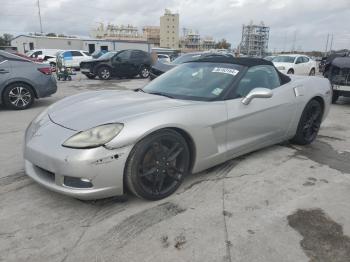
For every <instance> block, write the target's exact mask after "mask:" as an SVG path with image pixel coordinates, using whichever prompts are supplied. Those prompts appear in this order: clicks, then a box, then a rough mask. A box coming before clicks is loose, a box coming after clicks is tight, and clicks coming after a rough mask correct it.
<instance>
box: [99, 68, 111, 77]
mask: <svg viewBox="0 0 350 262" xmlns="http://www.w3.org/2000/svg"><path fill="white" fill-rule="evenodd" d="M97 75H98V77H99V78H100V79H101V80H109V79H111V77H112V70H111V69H110V68H109V67H107V66H102V67H100V68H99V69H98V71H97Z"/></svg>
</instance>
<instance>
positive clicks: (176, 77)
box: [143, 62, 242, 101]
mask: <svg viewBox="0 0 350 262" xmlns="http://www.w3.org/2000/svg"><path fill="white" fill-rule="evenodd" d="M240 71H242V66H239V65H234V64H222V63H207V62H193V63H191V62H190V63H184V64H182V65H179V66H177V67H175V68H173V69H172V70H170V71H168V72H167V73H165V74H163V75H162V76H160V77H158V78H156V79H155V80H153V81H152V82H150V83H149V84H148V85H147V86H145V87H144V88H143V91H145V92H146V93H151V94H152V93H153V94H156V95H163V96H167V97H171V98H176V99H186V100H200V101H211V100H215V99H217V98H218V97H219V96H220V95H222V94H223V93H225V91H226V90H227V89H228V88H229V87H230V86H231V85H232V83H233V81H234V80H235V79H236V77H237V74H238V73H239V72H240Z"/></svg>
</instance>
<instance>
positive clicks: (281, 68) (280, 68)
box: [277, 66, 286, 70]
mask: <svg viewBox="0 0 350 262" xmlns="http://www.w3.org/2000/svg"><path fill="white" fill-rule="evenodd" d="M277 69H278V70H286V68H285V67H284V66H278V67H277Z"/></svg>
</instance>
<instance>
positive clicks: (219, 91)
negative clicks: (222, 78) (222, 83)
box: [211, 88, 222, 96]
mask: <svg viewBox="0 0 350 262" xmlns="http://www.w3.org/2000/svg"><path fill="white" fill-rule="evenodd" d="M221 92H222V88H215V89H214V90H213V91H211V93H212V94H213V95H216V96H218V95H220V94H221Z"/></svg>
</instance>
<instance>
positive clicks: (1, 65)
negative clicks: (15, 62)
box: [0, 56, 11, 93]
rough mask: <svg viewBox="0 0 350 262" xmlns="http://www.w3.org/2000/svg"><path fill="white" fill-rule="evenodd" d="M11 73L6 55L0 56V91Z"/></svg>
mask: <svg viewBox="0 0 350 262" xmlns="http://www.w3.org/2000/svg"><path fill="white" fill-rule="evenodd" d="M10 74H11V64H10V62H9V61H8V60H7V59H6V57H3V56H0V93H1V91H2V89H3V88H4V87H5V86H6V82H7V80H8V79H9V77H10Z"/></svg>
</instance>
